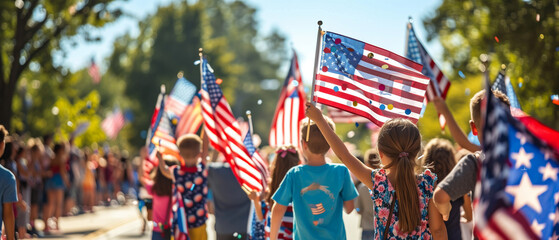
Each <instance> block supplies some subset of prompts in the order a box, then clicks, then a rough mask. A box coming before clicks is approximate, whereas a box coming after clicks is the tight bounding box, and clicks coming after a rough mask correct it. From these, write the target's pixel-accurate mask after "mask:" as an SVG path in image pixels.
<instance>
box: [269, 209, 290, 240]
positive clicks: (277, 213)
mask: <svg viewBox="0 0 559 240" xmlns="http://www.w3.org/2000/svg"><path fill="white" fill-rule="evenodd" d="M285 211H287V206H285V205H281V204H279V203H274V206H273V207H272V220H271V223H270V240H277V239H278V233H279V229H280V225H281V221H282V219H283V215H285Z"/></svg>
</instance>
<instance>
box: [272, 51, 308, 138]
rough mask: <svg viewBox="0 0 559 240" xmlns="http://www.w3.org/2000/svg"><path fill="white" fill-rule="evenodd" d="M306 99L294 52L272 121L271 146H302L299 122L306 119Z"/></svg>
mask: <svg viewBox="0 0 559 240" xmlns="http://www.w3.org/2000/svg"><path fill="white" fill-rule="evenodd" d="M306 99H307V98H306V96H305V90H304V88H303V80H302V79H301V72H300V71H299V62H298V60H297V54H296V53H295V52H293V58H292V59H291V65H290V67H289V72H288V73H287V77H286V78H285V81H284V83H283V87H282V88H281V92H280V96H279V101H278V105H277V106H276V112H275V113H274V118H273V120H272V127H271V129H270V139H269V142H270V146H272V147H278V146H284V145H293V146H299V145H300V141H299V140H300V135H299V134H300V133H299V132H300V131H299V122H300V121H301V120H302V119H303V118H305V102H306Z"/></svg>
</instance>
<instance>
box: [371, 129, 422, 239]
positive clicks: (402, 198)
mask: <svg viewBox="0 0 559 240" xmlns="http://www.w3.org/2000/svg"><path fill="white" fill-rule="evenodd" d="M420 149H421V134H419V129H417V126H415V125H414V124H413V123H412V122H410V121H409V120H406V119H401V118H396V119H391V120H389V121H388V122H386V123H384V125H383V126H382V128H381V129H380V132H379V137H378V150H379V152H381V153H383V154H384V155H385V156H386V157H388V158H389V159H391V160H392V162H391V163H389V164H388V165H386V166H385V167H384V168H386V169H388V168H391V167H392V166H394V167H395V169H396V171H395V172H394V174H395V178H394V179H396V181H395V183H394V185H395V186H394V187H395V189H396V197H397V199H398V202H399V208H398V209H399V212H398V217H399V228H400V231H402V232H406V233H411V232H413V231H415V230H416V228H417V227H418V226H419V225H420V222H421V213H420V209H419V196H418V194H419V193H418V192H417V183H416V177H415V173H414V169H415V166H416V162H415V158H416V156H417V153H418V152H419V150H420Z"/></svg>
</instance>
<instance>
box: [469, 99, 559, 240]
mask: <svg viewBox="0 0 559 240" xmlns="http://www.w3.org/2000/svg"><path fill="white" fill-rule="evenodd" d="M488 92H490V91H488ZM486 105H487V114H486V121H485V122H486V125H485V128H484V130H483V140H484V141H483V151H484V153H485V159H484V160H483V161H482V167H481V171H480V178H479V180H478V181H479V182H478V184H477V189H476V199H475V201H474V204H475V206H476V208H475V209H476V210H475V212H476V215H477V216H479V217H476V223H475V229H474V232H475V233H476V235H477V236H478V237H479V238H480V239H550V238H553V239H557V236H558V235H559V224H558V222H559V211H558V207H557V206H558V205H557V204H558V203H559V181H558V173H559V163H558V161H557V157H556V155H554V153H553V151H552V149H551V148H550V147H549V145H548V143H549V142H550V141H554V140H551V139H544V138H538V137H535V136H534V134H533V133H531V132H530V131H529V130H527V129H526V126H525V125H524V124H523V123H521V122H520V121H519V120H518V119H515V118H513V117H512V115H511V113H510V109H509V108H508V107H506V106H504V104H503V103H501V102H500V101H499V100H498V99H497V98H495V97H494V96H493V94H489V95H488V97H487V104H486Z"/></svg>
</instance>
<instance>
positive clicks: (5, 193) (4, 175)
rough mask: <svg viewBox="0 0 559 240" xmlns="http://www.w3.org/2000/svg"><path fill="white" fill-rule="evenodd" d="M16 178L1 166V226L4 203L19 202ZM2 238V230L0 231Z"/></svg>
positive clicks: (0, 224) (0, 223)
mask: <svg viewBox="0 0 559 240" xmlns="http://www.w3.org/2000/svg"><path fill="white" fill-rule="evenodd" d="M16 191H17V190H16V177H15V176H14V174H13V173H12V172H10V171H9V170H8V169H6V168H4V167H3V166H1V165H0V226H2V219H3V217H1V216H4V209H3V206H4V203H13V202H17V193H16ZM0 236H2V229H0Z"/></svg>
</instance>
